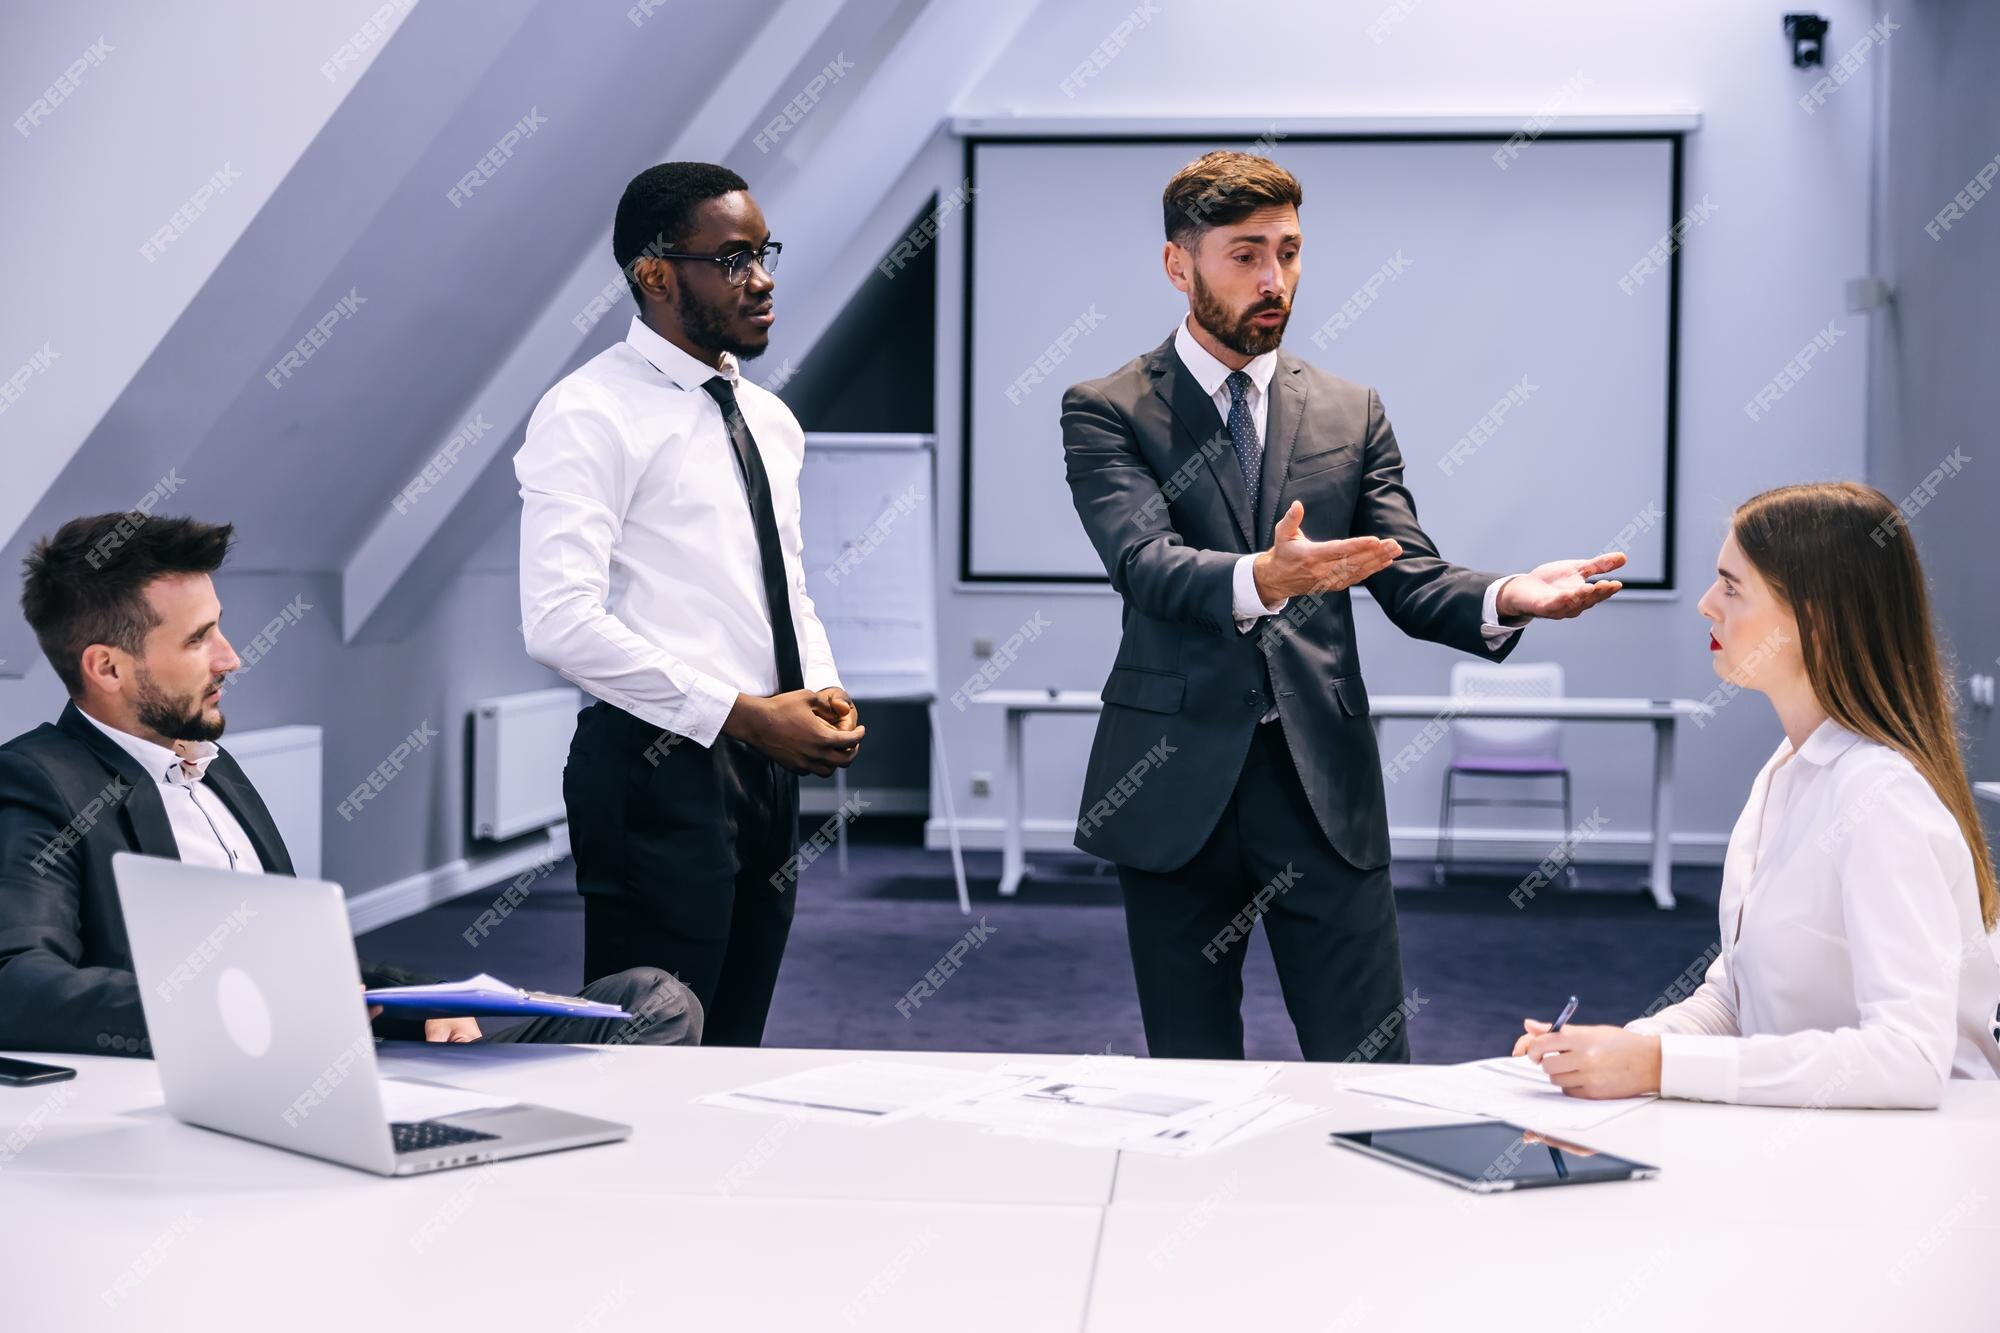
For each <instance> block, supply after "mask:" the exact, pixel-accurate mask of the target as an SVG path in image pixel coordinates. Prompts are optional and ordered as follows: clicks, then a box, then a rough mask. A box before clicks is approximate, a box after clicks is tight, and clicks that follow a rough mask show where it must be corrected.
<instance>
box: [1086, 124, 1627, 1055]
mask: <svg viewBox="0 0 2000 1333" xmlns="http://www.w3.org/2000/svg"><path fill="white" fill-rule="evenodd" d="M1301 202H1302V194H1301V191H1300V189H1299V184H1298V181H1297V180H1296V179H1294V178H1293V176H1292V175H1291V173H1290V172H1288V171H1286V170H1285V169H1284V168H1282V167H1280V166H1278V165H1277V164H1276V163H1274V162H1271V161H1270V160H1269V159H1267V158H1262V157H1256V156H1252V155H1250V154H1246V153H1230V152H1217V153H1210V154H1208V155H1207V156H1205V157H1203V158H1201V159H1199V160H1197V161H1195V162H1193V163H1190V164H1189V165H1188V166H1186V167H1184V168H1183V169H1182V170H1181V171H1180V172H1179V173H1177V174H1176V175H1175V176H1174V178H1173V180H1172V181H1170V182H1169V183H1168V185H1167V188H1166V193H1165V197H1164V200H1163V204H1164V212H1165V217H1166V233H1167V244H1166V250H1165V256H1164V258H1165V266H1166V271H1167V277H1168V278H1169V279H1170V280H1171V281H1172V282H1173V284H1174V286H1175V287H1176V288H1178V289H1179V290H1180V291H1182V292H1184V293H1186V295H1187V298H1188V317H1187V319H1186V320H1184V321H1183V322H1182V323H1181V325H1180V327H1179V328H1177V329H1176V330H1175V331H1174V334H1173V336H1172V337H1170V338H1168V339H1167V340H1166V342H1164V343H1162V344H1161V345H1160V346H1158V347H1156V348H1154V349H1153V350H1152V351H1151V352H1148V353H1146V354H1145V355H1143V356H1141V357H1138V358H1137V359H1135V360H1133V361H1131V362H1128V363H1127V364H1126V365H1124V366H1122V367H1121V368H1119V369H1118V370H1116V371H1114V372H1113V373H1111V374H1110V375H1107V376H1105V377H1104V378H1102V379H1097V380H1088V381H1085V382H1084V383H1082V384H1078V385H1076V386H1074V387H1073V388H1071V389H1070V390H1069V391H1068V392H1067V393H1066V394H1064V395H1063V405H1062V407H1063V411H1062V426H1063V451H1064V454H1065V457H1066V460H1067V464H1068V474H1069V485H1070V492H1071V495H1072V497H1073V498H1074V500H1075V502H1076V510H1077V513H1078V515H1079V516H1080V517H1081V518H1082V519H1083V525H1084V528H1085V530H1086V531H1087V532H1088V533H1089V535H1090V539H1091V542H1092V543H1093V544H1094V545H1095V546H1096V547H1097V553H1098V556H1099V557H1100V558H1101V559H1102V560H1103V561H1104V567H1105V570H1106V571H1107V572H1108V573H1109V574H1110V576H1111V583H1112V586H1113V587H1114V588H1116V589H1117V590H1118V593H1119V595H1120V596H1121V597H1123V598H1124V599H1125V616H1124V636H1123V638H1122V640H1121V642H1120V643H1119V646H1118V656H1117V658H1116V661H1115V663H1114V665H1113V666H1112V669H1111V674H1110V677H1109V679H1107V680H1106V681H1105V683H1104V713H1103V717H1102V718H1101V720H1100V721H1099V723H1098V728H1097V739H1096V742H1095V744H1094V745H1093V747H1092V749H1091V755H1090V767H1089V771H1088V774H1087V776H1086V778H1085V782H1084V796H1083V806H1082V811H1081V814H1080V816H1079V818H1078V820H1077V836H1076V845H1077V846H1078V847H1080V848H1082V849H1083V850H1085V851H1087V852H1091V853H1093V854H1095V855H1097V856H1101V857H1104V858H1105V859H1107V860H1110V861H1113V862H1115V863H1116V864H1117V866H1118V878H1119V883H1120V886H1121V887H1122V889H1123V891H1124V898H1125V923H1126V934H1127V937H1128V940H1129V942H1130V945H1131V949H1132V966H1133V970H1134V972H1135V973H1136V975H1137V979H1138V986H1139V1004H1140V1009H1141V1011H1142V1013H1143V1015H1144V1018H1145V1024H1146V1045H1147V1048H1148V1050H1149V1051H1150V1052H1151V1054H1153V1055H1155V1056H1173V1057H1192V1058H1207V1059H1241V1058H1242V1056H1243V1020H1242V1014H1241V1005H1242V999H1243V954H1244V949H1245V943H1246V936H1247V933H1248V931H1249V930H1250V929H1251V928H1252V927H1253V926H1254V924H1255V922H1256V921H1257V920H1259V919H1261V920H1262V921H1263V923H1264V928H1265V930H1266V932H1267V937H1268V938H1269V940H1270V944H1271V953H1272V956H1273V958H1274V959H1275V960H1276V962H1277V967H1278V978H1279V981H1280V982H1281V983H1282V985H1283V988H1284V994H1285V1007H1286V1009H1287V1010H1288V1011H1289V1012H1290V1014H1291V1017H1292V1024H1293V1026H1294V1028H1295V1029H1296V1030H1297V1032H1298V1037H1299V1046H1300V1049H1301V1050H1302V1051H1303V1053H1304V1055H1305V1058H1306V1059H1308V1060H1350V1059H1379V1060H1395V1061H1404V1060H1408V1059H1409V1042H1408V1039H1407V1036H1406V1034H1405V1032H1404V1029H1403V1023H1402V1007H1403V1006H1404V1004H1405V1003H1406V999H1405V994H1404V990H1403V971H1402V959H1401V955H1400V952H1399V949H1398V945H1397V935H1396V908H1395V902H1394V900H1393V898H1392V896H1391V893H1390V887H1389V870H1388V866H1389V820H1388V810H1387V806H1386V804H1385V802H1384V798H1383V790H1382V764H1381V758H1380V756H1379V755H1378V754H1377V752H1376V746H1375V736H1374V732H1373V729H1372V728H1371V726H1370V724H1369V720H1368V692H1367V690H1366V689H1365V688H1364V687H1363V685H1362V682H1361V665H1360V658H1359V654H1358V652H1357V650H1356V647H1355V637H1354V618H1353V614H1352V610H1351V608H1350V606H1349V600H1348V592H1347V590H1348V589H1349V588H1351V587H1353V586H1354V585H1356V584H1363V585H1365V586H1366V587H1367V589H1368V591H1369V592H1370V593H1371V594H1372V595H1373V596H1374V598H1375V600H1376V602H1377V603H1378V604H1379V605H1380V606H1381V607H1382V609H1383V611H1384V612H1385V613H1386V614H1387V615H1388V617H1389V619H1390V620H1391V621H1393V622H1395V624H1396V626H1397V628H1399V629H1401V630H1402V631H1403V632H1404V633H1405V634H1408V635H1411V636H1412V637H1414V638H1419V639H1428V640H1431V641H1432V642H1435V643H1442V644H1446V645H1448V646H1450V647H1453V648H1458V649H1461V650H1463V651H1465V652H1468V653H1474V654H1476V655H1478V656H1480V657H1484V658H1487V659H1489V660H1491V661H1496V662H1497V661H1500V660H1501V659H1503V658H1505V657H1506V656H1507V654H1508V653H1509V652H1510V651H1511V650H1512V648H1513V646H1514V643H1515V641H1516V639H1517V637H1518V634H1519V629H1520V627H1521V626H1523V625H1525V624H1527V623H1528V621H1529V620H1530V619H1533V618H1536V617H1542V618H1548V619H1566V618H1568V617H1570V616H1574V615H1577V614H1579V613H1581V612H1582V611H1584V610H1585V609H1587V608H1588V607H1591V606H1594V605H1596V604H1597V603H1598V602H1601V601H1603V600H1604V599H1605V598H1607V597H1609V596H1611V595H1612V594H1613V593H1615V592H1616V591H1618V589H1619V587H1620V585H1619V583H1618V582H1617V581H1616V580H1611V579H1604V580H1600V581H1597V582H1592V581H1590V580H1591V579H1592V577H1593V576H1595V575H1599V574H1605V573H1609V572H1610V571H1612V570H1615V569H1617V568H1618V567H1619V566H1621V565H1623V564H1624V563H1625V558H1624V556H1622V555H1619V554H1616V553H1612V554H1606V555H1602V556H1598V557H1596V558H1595V559H1589V560H1558V561H1554V562H1552V563H1550V564H1545V565H1542V566H1540V567H1538V568H1536V569H1535V570H1533V571H1531V572H1529V573H1526V574H1518V575H1513V576H1511V577H1500V576H1496V575H1492V574H1481V573H1475V572H1474V571H1472V570H1469V569H1464V568H1461V567H1459V566H1457V565H1453V564H1449V563H1447V562H1446V561H1445V560H1443V559H1442V558H1440V557H1439V555H1438V553H1437V549H1436V547H1435V546H1434V545H1433V544H1432V543H1431V540H1430V538H1429V537H1427V536H1425V535H1424V531H1423V529H1422V528H1421V527H1419V526H1418V524H1417V515H1416V507H1415V505H1414V503H1413V502H1412V500H1411V498H1410V493H1409V491H1408V490H1407V489H1406V488H1405V487H1404V485H1403V460H1402V456H1401V454H1400V453H1399V452H1398V451H1397V448H1396V437H1395V434H1394V432H1393V431H1391V430H1390V428H1389V422H1388V419H1387V418H1386V417H1385V416H1384V415H1383V412H1382V404H1381V401H1380V400H1379V399H1378V398H1376V396H1375V393H1374V391H1373V390H1372V389H1367V388H1364V387H1362V386H1361V385H1358V384H1352V383H1349V382H1348V381H1346V380H1343V379H1340V378H1338V377H1336V376H1334V375H1331V374H1328V373H1327V372H1326V371H1323V370H1320V369H1318V368H1317V367H1314V366H1309V365H1307V364H1306V363H1305V362H1303V361H1300V360H1298V359H1297V358H1296V357H1292V356H1289V355H1287V354H1285V353H1283V352H1281V351H1279V350H1278V345H1279V342H1280V341H1281V340H1282V338H1283V336H1284V331H1285V324H1286V322H1287V320H1288V319H1289V318H1290V315H1291V304H1292V298H1293V295H1294V293H1295V292H1296V291H1297V290H1298V282H1299V273H1300V265H1299V249H1300V242H1301V236H1300V232H1299V215H1298V208H1299V205H1300V203H1301Z"/></svg>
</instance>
